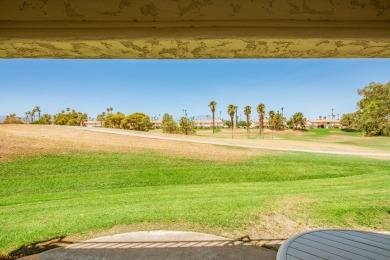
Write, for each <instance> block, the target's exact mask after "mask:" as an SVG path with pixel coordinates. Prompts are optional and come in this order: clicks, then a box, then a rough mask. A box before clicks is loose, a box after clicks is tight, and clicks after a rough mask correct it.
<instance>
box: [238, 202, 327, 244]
mask: <svg viewBox="0 0 390 260" xmlns="http://www.w3.org/2000/svg"><path fill="white" fill-rule="evenodd" d="M313 202H315V200H313V199H311V198H305V197H300V196H289V197H285V198H278V199H276V200H274V201H273V202H272V207H268V208H269V210H268V211H266V212H259V215H258V219H257V220H256V221H255V222H252V223H250V224H248V226H247V228H246V229H245V231H244V233H242V234H246V235H247V236H248V237H250V238H251V239H252V240H253V243H255V244H257V245H261V246H266V247H268V248H271V249H278V248H279V247H280V245H281V244H282V243H283V242H284V241H285V240H286V239H288V238H289V237H292V236H294V235H296V234H299V233H301V232H305V231H308V230H312V229H318V228H326V227H323V226H321V227H320V226H318V225H315V224H313V223H310V222H308V221H307V220H303V216H304V215H305V207H306V206H307V204H309V203H313ZM292 212H293V214H291V213H292ZM237 235H240V234H237Z"/></svg>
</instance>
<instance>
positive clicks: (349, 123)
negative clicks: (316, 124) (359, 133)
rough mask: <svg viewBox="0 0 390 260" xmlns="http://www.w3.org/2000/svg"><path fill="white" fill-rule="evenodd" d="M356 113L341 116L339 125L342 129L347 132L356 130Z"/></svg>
mask: <svg viewBox="0 0 390 260" xmlns="http://www.w3.org/2000/svg"><path fill="white" fill-rule="evenodd" d="M357 123H358V113H357V112H355V113H349V114H343V115H342V117H341V120H340V124H341V126H342V127H343V128H345V129H348V130H357V129H358V128H359V127H358V124H357Z"/></svg>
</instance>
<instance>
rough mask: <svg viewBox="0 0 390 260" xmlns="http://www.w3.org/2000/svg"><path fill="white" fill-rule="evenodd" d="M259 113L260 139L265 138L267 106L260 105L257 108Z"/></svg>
mask: <svg viewBox="0 0 390 260" xmlns="http://www.w3.org/2000/svg"><path fill="white" fill-rule="evenodd" d="M256 110H257V113H258V114H259V128H260V138H264V113H265V105H264V104H258V105H257V107H256Z"/></svg>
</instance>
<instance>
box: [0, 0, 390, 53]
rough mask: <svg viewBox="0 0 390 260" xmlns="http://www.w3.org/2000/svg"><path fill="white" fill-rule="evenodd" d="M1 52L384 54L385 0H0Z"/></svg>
mask: <svg viewBox="0 0 390 260" xmlns="http://www.w3.org/2000/svg"><path fill="white" fill-rule="evenodd" d="M0 6H1V8H0V57H1V58H42V57H47V58H263V57H265V58H274V57H290V58H296V57H307V58H310V57H323V58H326V57H390V22H389V20H390V1H388V0H322V1H317V0H278V1H276V0H275V1H272V0H266V1H264V0H263V1H262V0H258V1H256V0H180V1H179V0H159V1H157V0H156V1H154V0H152V1H142V0H95V1H89V0H84V1H82V0H62V1H60V0H52V1H49V0H24V1H23V0H13V1H11V0H0Z"/></svg>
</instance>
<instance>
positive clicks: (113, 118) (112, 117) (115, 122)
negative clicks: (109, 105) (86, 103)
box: [104, 112, 125, 128]
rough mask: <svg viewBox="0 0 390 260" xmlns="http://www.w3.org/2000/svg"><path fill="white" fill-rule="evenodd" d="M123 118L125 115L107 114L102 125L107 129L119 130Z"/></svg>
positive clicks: (119, 113) (118, 113)
mask: <svg viewBox="0 0 390 260" xmlns="http://www.w3.org/2000/svg"><path fill="white" fill-rule="evenodd" d="M124 118H125V114H122V113H121V112H117V113H116V114H112V113H111V114H108V115H107V116H106V118H105V121H104V125H105V127H109V128H121V127H122V120H123V119H124Z"/></svg>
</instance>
